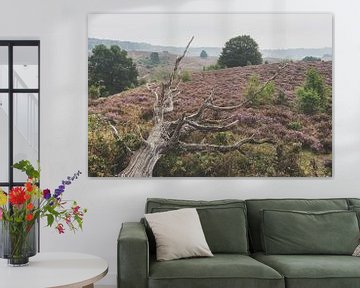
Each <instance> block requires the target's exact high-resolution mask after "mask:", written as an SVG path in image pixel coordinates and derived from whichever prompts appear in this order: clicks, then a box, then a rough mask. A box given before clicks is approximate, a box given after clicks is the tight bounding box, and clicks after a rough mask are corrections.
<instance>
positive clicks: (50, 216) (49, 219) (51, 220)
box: [47, 214, 55, 227]
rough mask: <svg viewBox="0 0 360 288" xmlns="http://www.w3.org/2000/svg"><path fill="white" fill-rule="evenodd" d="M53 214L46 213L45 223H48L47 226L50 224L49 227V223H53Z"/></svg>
mask: <svg viewBox="0 0 360 288" xmlns="http://www.w3.org/2000/svg"><path fill="white" fill-rule="evenodd" d="M54 219H55V218H54V216H53V215H51V214H48V215H47V224H48V226H50V227H51V225H52V224H53V223H54Z"/></svg>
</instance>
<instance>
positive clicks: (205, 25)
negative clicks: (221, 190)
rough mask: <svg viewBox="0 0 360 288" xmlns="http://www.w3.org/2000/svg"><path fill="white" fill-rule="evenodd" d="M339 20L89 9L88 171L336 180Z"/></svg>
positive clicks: (99, 174)
mask: <svg viewBox="0 0 360 288" xmlns="http://www.w3.org/2000/svg"><path fill="white" fill-rule="evenodd" d="M332 18H333V17H332V15H331V14H327V13H308V14H304V13H292V14H290V13H288V14H284V13H281V14H279V13H274V14H271V13H269V14H264V13H262V14H254V13H253V14H241V13H182V14H180V13H166V14H165V13H123V14H89V16H88V87H89V89H88V167H89V169H88V171H89V176H91V177H331V176H332V110H333V107H332V67H333V65H332V59H333V47H332V46H333V33H332V27H333V25H332V21H333V19H332Z"/></svg>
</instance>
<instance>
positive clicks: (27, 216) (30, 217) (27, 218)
mask: <svg viewBox="0 0 360 288" xmlns="http://www.w3.org/2000/svg"><path fill="white" fill-rule="evenodd" d="M33 218H34V216H33V215H32V214H28V215H26V221H31V220H32V219H33Z"/></svg>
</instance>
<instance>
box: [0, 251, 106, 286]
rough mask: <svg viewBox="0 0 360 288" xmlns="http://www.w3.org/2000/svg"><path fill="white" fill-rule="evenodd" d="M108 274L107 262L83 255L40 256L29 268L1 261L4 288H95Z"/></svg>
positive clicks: (56, 254) (0, 283) (1, 278)
mask: <svg viewBox="0 0 360 288" xmlns="http://www.w3.org/2000/svg"><path fill="white" fill-rule="evenodd" d="M107 272H108V264H107V262H106V261H105V260H104V259H102V258H100V257H97V256H93V255H87V254H80V253H68V252H64V253H60V252H57V253H38V254H37V255H36V256H34V257H31V258H30V262H29V265H28V266H23V267H9V266H8V265H7V260H5V259H1V260H0V287H4V288H5V287H6V288H55V287H56V288H93V287H94V283H95V282H96V281H98V280H100V279H101V278H103V277H104V276H105V275H106V274H107Z"/></svg>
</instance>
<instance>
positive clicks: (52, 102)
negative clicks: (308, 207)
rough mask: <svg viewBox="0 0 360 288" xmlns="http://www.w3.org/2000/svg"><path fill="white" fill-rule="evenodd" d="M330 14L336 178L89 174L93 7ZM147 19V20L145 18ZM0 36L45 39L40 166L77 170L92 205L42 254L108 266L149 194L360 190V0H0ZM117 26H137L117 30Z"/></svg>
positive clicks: (80, 190)
mask: <svg viewBox="0 0 360 288" xmlns="http://www.w3.org/2000/svg"><path fill="white" fill-rule="evenodd" d="M148 10H152V11H157V12H158V11H159V12H162V11H223V12H234V11H239V12H247V11H250V12H261V11H263V12H272V11H278V12H283V11H291V12H313V11H320V12H333V13H334V16H335V66H334V67H335V69H334V71H335V73H334V74H335V75H334V76H335V77H334V88H335V89H334V92H335V93H334V100H335V101H334V104H335V105H334V106H335V113H334V123H335V125H334V135H335V136H334V144H335V150H334V152H335V153H334V177H333V178H332V179H264V178H262V179H235V178H234V179H186V178H184V179H128V180H127V179H90V178H88V177H87V176H86V174H87V13H90V12H111V13H114V12H126V11H148ZM144 25H146V23H145V24H144ZM0 27H1V29H0V38H2V39H23V38H25V39H40V40H41V164H42V183H43V186H49V187H54V186H55V185H57V184H58V182H59V181H60V180H61V179H62V177H64V176H66V175H67V174H71V173H72V172H73V171H75V170H77V169H80V170H82V171H83V172H84V175H82V177H81V179H80V180H79V181H78V182H77V183H75V184H74V185H73V187H71V189H69V191H68V192H67V196H68V197H70V198H76V199H77V200H78V201H79V202H80V203H81V204H82V205H83V206H86V207H87V208H88V209H89V213H88V215H87V217H86V221H85V228H84V231H83V232H82V233H78V234H76V235H75V236H74V235H72V234H71V233H69V234H66V235H65V236H59V235H57V234H56V233H54V232H52V231H50V230H49V229H42V243H41V247H42V250H43V251H65V250H66V251H79V252H84V253H93V254H97V255H100V256H102V257H104V258H105V259H106V260H107V261H108V262H109V264H110V271H109V276H108V277H107V278H106V279H105V280H104V281H103V283H109V284H114V283H115V279H116V238H117V235H118V232H119V228H120V225H121V223H122V222H124V221H137V220H138V219H139V218H140V217H141V215H142V213H143V210H144V203H145V199H146V198H147V197H169V198H193V199H216V198H259V197H261V198H262V197H345V196H347V197H348V196H354V197H359V196H360V193H359V187H360V169H359V165H360V129H359V127H358V123H360V86H359V72H358V71H359V70H358V68H359V67H360V57H359V56H360V38H359V37H358V27H360V2H359V1H358V0H343V1H338V0H301V1H300V0H299V1H294V0H283V1H281V0H278V1H276V0H273V1H271V0H263V1H260V0H252V1H248V0H246V1H245V0H237V1H235V0H234V1H231V0H229V1H225V0H218V1H212V0H207V1H204V0H203V1H195V0H181V1H169V0H158V1H155V0H97V1H96V0H57V1H56V0H52V1H49V0H31V1H28V0H0ZM119 29H131V24H129V25H128V27H119Z"/></svg>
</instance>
